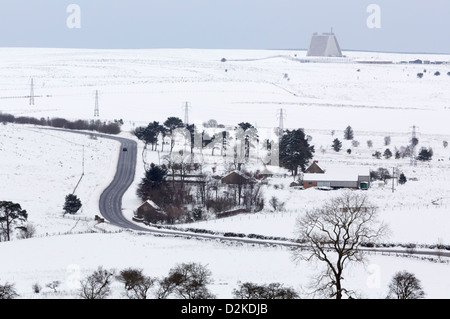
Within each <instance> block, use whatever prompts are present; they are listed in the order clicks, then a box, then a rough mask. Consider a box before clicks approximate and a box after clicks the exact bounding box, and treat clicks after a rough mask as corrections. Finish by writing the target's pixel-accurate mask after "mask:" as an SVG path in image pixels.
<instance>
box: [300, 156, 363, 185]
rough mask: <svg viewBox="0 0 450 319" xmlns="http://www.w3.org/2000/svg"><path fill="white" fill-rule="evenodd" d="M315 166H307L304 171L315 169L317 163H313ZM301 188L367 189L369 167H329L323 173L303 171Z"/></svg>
mask: <svg viewBox="0 0 450 319" xmlns="http://www.w3.org/2000/svg"><path fill="white" fill-rule="evenodd" d="M313 165H315V166H317V167H313V168H311V167H310V168H311V170H309V168H308V169H307V170H306V171H308V170H309V171H312V170H317V168H320V167H318V165H317V163H316V162H315V163H313ZM302 181H303V188H304V189H307V188H311V187H318V188H327V189H338V188H352V189H367V188H369V186H370V172H369V168H365V167H364V168H359V167H355V168H353V167H336V168H329V169H327V170H326V171H323V173H320V172H319V173H305V174H303V179H302Z"/></svg>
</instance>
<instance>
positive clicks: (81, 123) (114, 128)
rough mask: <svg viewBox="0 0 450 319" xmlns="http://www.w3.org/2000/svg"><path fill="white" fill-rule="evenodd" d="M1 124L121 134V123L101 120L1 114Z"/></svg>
mask: <svg viewBox="0 0 450 319" xmlns="http://www.w3.org/2000/svg"><path fill="white" fill-rule="evenodd" d="M0 123H4V124H5V123H16V124H32V125H39V126H51V127H56V128H64V129H69V130H85V131H96V132H100V133H105V134H115V135H116V134H119V133H120V132H121V130H120V122H117V121H115V122H108V123H106V122H102V121H100V120H95V121H94V120H76V121H69V120H66V119H64V118H59V117H57V118H43V117H41V118H40V119H37V118H35V117H29V116H19V117H16V116H14V115H12V114H6V113H1V112H0Z"/></svg>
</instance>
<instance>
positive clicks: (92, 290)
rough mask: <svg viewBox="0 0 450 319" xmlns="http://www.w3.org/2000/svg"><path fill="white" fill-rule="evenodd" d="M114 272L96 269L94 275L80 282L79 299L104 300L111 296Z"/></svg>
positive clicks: (100, 268) (101, 268)
mask: <svg viewBox="0 0 450 319" xmlns="http://www.w3.org/2000/svg"><path fill="white" fill-rule="evenodd" d="M113 278H114V270H105V269H103V267H101V266H100V267H98V269H97V270H96V271H94V273H93V274H92V275H90V276H88V277H86V278H85V279H84V280H81V281H80V283H81V288H80V297H81V298H83V299H105V298H106V297H108V296H109V295H110V294H111V287H110V286H111V282H112V279H113Z"/></svg>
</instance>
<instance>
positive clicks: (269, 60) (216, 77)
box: [0, 48, 450, 298]
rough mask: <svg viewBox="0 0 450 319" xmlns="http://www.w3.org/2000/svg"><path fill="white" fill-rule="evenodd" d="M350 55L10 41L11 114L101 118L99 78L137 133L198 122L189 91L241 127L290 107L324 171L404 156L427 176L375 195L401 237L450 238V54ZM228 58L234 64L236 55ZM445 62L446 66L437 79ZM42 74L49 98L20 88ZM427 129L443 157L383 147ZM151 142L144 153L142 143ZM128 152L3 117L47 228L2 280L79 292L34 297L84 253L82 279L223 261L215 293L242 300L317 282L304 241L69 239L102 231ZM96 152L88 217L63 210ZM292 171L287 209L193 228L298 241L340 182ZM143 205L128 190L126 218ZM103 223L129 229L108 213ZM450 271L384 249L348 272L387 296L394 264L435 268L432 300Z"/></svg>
mask: <svg viewBox="0 0 450 319" xmlns="http://www.w3.org/2000/svg"><path fill="white" fill-rule="evenodd" d="M346 55H347V56H348V58H346V59H345V60H344V61H343V63H338V62H336V61H334V60H323V61H320V62H322V63H317V62H319V61H316V60H314V61H310V63H305V62H304V61H302V59H304V58H305V52H302V51H241V50H129V51H128V50H127V51H121V50H115V51H103V50H66V49H56V50H50V49H14V48H11V49H5V48H3V49H0V57H1V59H0V111H2V112H4V113H11V114H14V115H16V116H20V115H24V116H25V115H26V116H34V117H36V118H40V117H45V118H46V117H65V118H68V119H78V118H81V119H92V118H93V114H94V105H95V100H94V98H95V95H94V93H95V90H99V91H100V100H99V105H100V116H101V119H104V120H114V119H123V120H124V122H125V124H124V126H123V129H124V132H123V133H122V135H123V136H125V137H131V134H129V130H131V129H133V128H134V127H135V126H138V125H146V124H148V123H149V122H150V121H154V120H156V121H160V122H162V121H164V120H165V119H166V118H167V117H169V116H177V117H180V118H182V119H183V116H184V110H183V108H182V107H183V105H184V103H185V102H186V101H188V102H190V105H191V109H190V113H189V119H190V121H191V122H196V123H203V122H205V121H207V120H209V119H216V120H217V121H218V122H219V123H222V124H225V125H231V126H233V125H236V124H237V123H239V122H243V121H248V122H250V123H252V124H254V125H255V126H256V127H257V128H258V131H259V133H260V134H261V136H262V137H263V138H264V135H265V134H266V132H269V131H271V129H272V128H274V127H276V126H277V125H278V118H277V114H278V110H279V109H281V108H283V109H284V110H285V111H286V114H287V118H286V119H285V127H287V128H300V127H301V128H304V129H305V133H306V134H308V135H310V136H311V137H312V140H311V143H312V144H313V145H314V146H315V149H316V153H315V159H316V160H318V161H319V165H321V166H322V167H324V168H331V167H340V166H353V165H363V166H367V167H369V168H371V169H377V168H379V167H383V168H387V169H389V170H392V168H393V167H395V168H398V169H399V170H400V171H401V172H404V173H405V175H406V176H407V177H408V178H410V179H411V180H409V181H408V182H407V183H406V184H405V185H397V184H394V186H395V191H394V192H392V189H391V186H392V185H391V184H388V185H384V187H383V188H381V187H380V188H378V187H373V188H371V189H370V190H368V191H367V194H368V196H369V198H370V199H371V201H373V202H374V203H375V204H376V205H378V206H379V212H380V217H381V218H382V219H383V220H384V221H385V222H387V223H388V224H389V226H390V228H391V231H392V234H391V237H390V238H388V239H386V241H388V242H393V243H416V244H437V243H440V244H450V237H449V236H450V235H449V234H450V232H449V231H448V230H449V225H450V223H449V222H450V219H449V214H448V204H450V193H449V188H448V182H449V179H450V176H449V166H450V149H448V148H444V147H443V144H442V142H443V141H444V140H448V139H450V129H449V126H448V125H447V123H446V122H447V121H448V112H450V104H448V101H450V91H449V90H448V86H449V84H450V76H448V75H447V72H449V71H450V66H449V65H436V64H430V65H412V64H381V65H375V64H361V63H356V62H355V61H357V60H358V61H362V60H378V61H385V60H389V61H393V62H400V61H410V60H415V59H423V60H430V61H447V62H448V61H450V56H437V55H428V56H422V55H397V54H380V53H362V52H346ZM223 58H225V60H226V61H225V62H222V61H221V60H222V59H223ZM424 69H426V70H427V72H425V73H424V74H425V75H424V77H423V78H422V79H418V78H417V76H416V74H417V73H418V72H424ZM436 71H440V73H441V75H440V76H434V73H435V72H436ZM31 78H33V82H34V84H35V87H34V91H35V94H36V95H37V96H36V98H35V105H29V103H28V99H26V98H19V97H21V96H26V95H28V94H29V90H30V79H31ZM348 125H350V126H352V127H353V129H354V135H355V140H358V141H359V142H360V145H359V146H357V147H354V146H353V145H351V143H350V142H349V141H343V142H344V147H343V150H342V151H341V152H339V153H336V152H334V151H333V150H332V149H331V142H332V140H333V139H334V138H336V137H337V138H340V139H341V140H343V130H344V129H345V128H346V127H347V126H348ZM413 125H415V126H417V127H418V138H419V147H422V146H423V147H432V148H433V151H434V156H433V160H432V161H431V162H429V163H418V165H417V166H410V163H409V160H407V159H403V160H395V159H393V158H391V159H389V160H387V159H383V158H382V159H375V158H373V157H372V154H373V153H374V152H375V151H376V150H379V151H380V152H381V153H383V152H384V150H385V149H386V148H390V149H391V150H394V149H395V148H400V147H402V146H405V145H407V144H408V143H409V141H410V135H411V127H412V126H413ZM385 136H390V137H391V139H392V141H391V144H390V145H388V146H386V145H384V137H385ZM367 140H372V141H373V147H372V148H369V147H368V146H367V144H366V142H367ZM83 146H84V147H83ZM140 147H141V149H140V151H138V155H139V156H141V153H142V152H141V151H142V145H141V144H140ZM348 148H351V149H352V153H351V154H348V153H346V152H345V150H347V149H348ZM118 152H119V148H118V144H117V143H115V142H113V141H109V140H105V139H97V140H93V139H91V138H89V137H87V136H79V135H77V134H70V133H65V132H56V131H45V130H41V129H38V128H36V127H33V126H21V125H16V124H14V125H12V124H7V125H3V124H0V178H1V183H0V200H11V201H14V202H18V203H20V204H21V205H22V208H23V209H26V210H27V211H28V212H29V221H30V222H31V223H33V224H34V225H35V226H36V230H37V234H36V235H37V237H36V238H33V239H27V240H14V241H12V242H8V243H4V242H2V243H0V256H9V258H7V261H6V262H3V261H2V262H1V263H0V284H1V283H3V282H4V281H8V282H14V283H16V284H17V288H18V292H19V293H21V295H22V296H23V297H25V298H64V297H67V298H71V297H74V296H75V294H76V293H75V292H74V290H73V287H71V286H70V284H68V285H62V286H61V291H62V292H61V293H60V294H57V295H53V294H52V293H50V292H47V293H46V294H45V295H42V294H41V295H33V294H32V293H31V285H32V284H33V283H35V282H40V283H41V285H43V286H44V285H45V284H46V283H47V282H50V281H53V280H60V281H61V282H62V283H66V281H67V280H68V279H69V278H73V276H72V275H73V273H71V272H69V271H68V267H69V268H70V266H71V265H77V266H79V269H80V275H84V274H87V273H89V272H92V271H93V270H95V268H96V267H97V266H99V265H103V266H104V267H107V268H122V267H123V268H125V267H129V266H138V267H140V268H143V269H144V270H145V272H147V273H148V275H151V276H162V275H165V274H167V272H168V270H169V268H170V267H172V266H173V265H174V264H175V263H177V262H189V261H199V262H202V263H204V264H208V265H209V266H210V268H211V270H212V272H213V275H214V276H215V283H214V285H213V287H212V290H213V292H214V293H216V294H217V295H218V296H219V297H224V298H227V297H230V296H231V291H232V288H234V287H236V286H237V284H238V282H239V281H257V282H261V283H268V282H274V281H279V282H283V283H285V284H287V285H290V286H293V287H295V288H300V287H301V286H303V285H305V284H306V282H307V280H308V279H309V278H308V275H309V274H310V273H311V272H312V271H313V270H314V266H313V265H304V264H303V265H300V266H296V265H295V264H294V263H293V262H292V260H291V259H290V253H289V252H288V251H287V250H286V249H281V248H262V247H253V246H242V247H240V246H230V245H227V244H223V243H209V242H200V241H185V240H181V239H174V238H157V237H153V236H137V235H133V234H129V233H127V232H119V233H112V234H77V235H67V236H61V235H57V234H63V233H67V232H86V231H100V230H99V229H98V227H100V226H96V225H95V224H96V223H95V222H94V220H93V216H94V215H96V214H98V204H97V201H98V197H99V195H100V193H101V191H102V190H103V189H104V188H105V187H106V186H107V185H108V183H109V182H110V181H111V179H112V177H113V174H114V170H115V165H116V163H117V155H118ZM159 155H160V154H158V153H157V152H151V151H149V152H147V154H146V156H147V158H146V160H147V161H153V162H155V163H157V162H158V161H159ZM83 159H84V164H85V165H84V170H85V172H84V173H85V175H84V176H83V179H82V180H81V182H80V184H79V186H78V188H77V190H76V194H78V195H79V196H80V198H81V199H82V201H83V209H82V211H81V212H80V213H79V214H78V215H77V216H76V217H81V218H80V219H69V218H62V217H61V210H62V205H63V203H64V196H65V195H67V194H68V193H70V192H72V191H73V190H74V188H75V186H76V185H77V183H78V181H79V179H80V177H81V174H82V172H83V167H82V163H83ZM217 160H220V157H219V158H217ZM141 163H142V159H141V158H140V157H139V159H138V171H137V174H136V179H135V184H136V183H138V182H139V180H140V178H141V177H142V176H143V166H142V165H141ZM256 167H257V166H254V167H252V168H256ZM291 181H292V178H286V179H284V178H275V179H272V180H271V181H270V182H269V184H268V185H267V186H264V187H265V188H264V190H263V191H264V194H265V198H266V199H270V197H271V196H277V197H278V198H279V199H280V200H281V201H284V202H286V211H284V212H277V213H273V212H271V210H270V208H269V207H268V206H267V205H266V209H265V210H264V211H263V212H261V213H258V214H254V215H240V216H235V217H231V218H228V219H222V220H220V221H211V220H210V221H205V222H199V223H196V224H189V225H179V226H180V227H184V226H188V227H197V228H205V229H211V230H216V231H233V232H242V233H247V234H249V233H256V234H262V235H271V236H283V237H293V236H294V233H293V231H294V225H295V219H296V218H297V216H301V215H302V213H304V211H305V209H307V208H311V207H315V206H317V205H320V204H321V203H322V202H323V200H325V199H327V198H329V197H330V196H334V195H338V194H339V191H336V192H324V191H318V190H315V189H309V190H294V189H291V188H289V183H290V182H291ZM433 202H434V204H433ZM139 204H140V202H139V200H138V199H137V198H136V196H135V189H134V188H130V190H129V191H128V192H127V194H126V196H125V198H124V202H123V206H124V214H125V215H126V216H128V217H129V218H131V216H132V214H133V211H134V210H135V209H136V208H137V206H138V205H139ZM435 204H438V205H435ZM102 227H104V229H106V230H108V231H118V229H116V228H115V227H109V226H108V225H103V226H102ZM55 235H56V236H55ZM19 252H20V253H19ZM2 260H3V258H2ZM369 266H371V267H369ZM448 267H449V265H448V264H436V263H432V262H428V261H419V260H416V259H407V258H401V257H393V256H391V257H388V256H379V255H378V256H377V255H375V256H370V258H369V265H367V266H366V267H364V266H358V267H356V268H355V269H352V270H351V271H350V272H349V274H348V275H347V276H345V278H346V281H347V280H348V283H349V285H351V286H352V289H355V290H359V291H360V292H361V294H362V295H363V296H366V297H370V298H383V297H385V294H386V288H387V282H388V281H389V280H390V278H391V276H392V274H393V273H394V272H395V271H397V270H402V269H408V270H410V271H412V272H414V273H415V274H416V275H417V277H418V278H419V279H421V280H423V283H424V288H425V291H426V292H427V293H428V296H429V297H431V298H447V297H448V287H449V286H450V282H448V281H446V279H445V276H442V273H445V272H447V271H448ZM70 269H71V268H70ZM77 269H78V268H77ZM373 269H378V271H379V272H378V273H377V274H379V275H380V276H381V277H380V278H381V279H380V281H378V282H377V284H376V285H375V286H376V287H375V288H374V287H373V285H372V284H369V282H370V280H371V279H373V277H371V274H373V272H372V271H373ZM293 274H295V275H293ZM368 280H369V282H368ZM116 288H117V289H116V290H115V296H120V292H119V287H116Z"/></svg>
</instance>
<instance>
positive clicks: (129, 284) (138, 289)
mask: <svg viewBox="0 0 450 319" xmlns="http://www.w3.org/2000/svg"><path fill="white" fill-rule="evenodd" d="M117 280H119V281H120V282H122V283H123V284H124V286H125V295H126V296H127V297H128V298H129V299H147V295H148V292H149V290H150V289H151V288H152V287H153V286H154V284H155V282H156V279H154V278H151V277H148V276H145V275H144V274H143V272H142V269H133V268H128V269H124V270H122V271H121V272H120V274H119V275H118V276H117Z"/></svg>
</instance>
